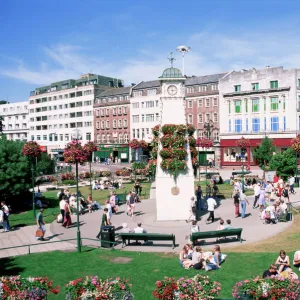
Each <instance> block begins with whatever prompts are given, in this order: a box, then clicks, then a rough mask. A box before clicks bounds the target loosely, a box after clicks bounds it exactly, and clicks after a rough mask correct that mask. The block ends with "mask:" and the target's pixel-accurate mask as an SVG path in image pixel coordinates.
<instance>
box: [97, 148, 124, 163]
mask: <svg viewBox="0 0 300 300" xmlns="http://www.w3.org/2000/svg"><path fill="white" fill-rule="evenodd" d="M106 158H113V161H115V160H116V159H121V163H128V162H129V147H128V145H121V144H114V145H111V144H108V145H99V151H96V152H95V153H94V160H95V161H99V162H104V161H105V159H106Z"/></svg>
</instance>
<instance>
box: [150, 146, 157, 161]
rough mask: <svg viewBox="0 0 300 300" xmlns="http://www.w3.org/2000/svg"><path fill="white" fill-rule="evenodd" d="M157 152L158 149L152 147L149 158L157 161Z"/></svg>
mask: <svg viewBox="0 0 300 300" xmlns="http://www.w3.org/2000/svg"><path fill="white" fill-rule="evenodd" d="M157 152H158V147H157V146H156V147H153V148H152V151H151V158H152V159H157Z"/></svg>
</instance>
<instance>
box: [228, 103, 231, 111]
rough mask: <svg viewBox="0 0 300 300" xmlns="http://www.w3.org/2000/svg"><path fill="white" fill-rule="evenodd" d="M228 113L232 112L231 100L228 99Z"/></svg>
mask: <svg viewBox="0 0 300 300" xmlns="http://www.w3.org/2000/svg"><path fill="white" fill-rule="evenodd" d="M228 113H229V114H231V102H230V101H228Z"/></svg>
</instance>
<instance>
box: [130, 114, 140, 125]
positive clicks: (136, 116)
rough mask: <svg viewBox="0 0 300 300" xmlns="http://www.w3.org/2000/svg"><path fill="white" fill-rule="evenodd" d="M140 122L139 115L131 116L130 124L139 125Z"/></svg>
mask: <svg viewBox="0 0 300 300" xmlns="http://www.w3.org/2000/svg"><path fill="white" fill-rule="evenodd" d="M139 122H140V116H139V115H133V116H132V123H139Z"/></svg>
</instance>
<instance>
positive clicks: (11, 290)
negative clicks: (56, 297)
mask: <svg viewBox="0 0 300 300" xmlns="http://www.w3.org/2000/svg"><path fill="white" fill-rule="evenodd" d="M49 293H53V294H57V293H59V287H53V285H52V281H49V280H48V278H47V277H29V278H22V277H20V276H10V277H0V298H1V299H11V300H23V299H26V300H27V299H28V300H44V299H47V295H48V294H49Z"/></svg>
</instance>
